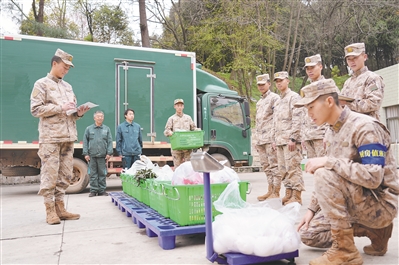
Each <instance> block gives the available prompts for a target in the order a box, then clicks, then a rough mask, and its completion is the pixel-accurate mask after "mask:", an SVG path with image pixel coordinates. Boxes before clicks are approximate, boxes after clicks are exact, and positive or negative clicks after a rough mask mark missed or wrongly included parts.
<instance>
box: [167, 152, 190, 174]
mask: <svg viewBox="0 0 399 265" xmlns="http://www.w3.org/2000/svg"><path fill="white" fill-rule="evenodd" d="M192 151H193V150H192V149H189V150H171V153H172V157H173V166H174V167H175V169H176V168H177V167H178V166H180V165H181V164H182V163H184V162H187V161H190V158H191V152H192Z"/></svg>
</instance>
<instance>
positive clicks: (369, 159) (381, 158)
mask: <svg viewBox="0 0 399 265" xmlns="http://www.w3.org/2000/svg"><path fill="white" fill-rule="evenodd" d="M357 150H358V152H359V155H360V158H361V159H362V164H363V165H368V164H375V165H380V166H385V156H386V154H387V148H386V147H385V146H384V145H382V144H379V143H375V144H366V145H362V146H360V147H359V148H358V149H357Z"/></svg>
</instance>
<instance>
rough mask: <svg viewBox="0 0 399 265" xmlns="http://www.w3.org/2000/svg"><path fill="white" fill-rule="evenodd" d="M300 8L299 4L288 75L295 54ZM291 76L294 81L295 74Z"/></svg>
mask: <svg viewBox="0 0 399 265" xmlns="http://www.w3.org/2000/svg"><path fill="white" fill-rule="evenodd" d="M301 7H302V4H301V3H299V7H298V14H297V17H296V22H295V30H294V39H293V40H292V46H291V55H290V59H289V61H288V69H287V71H288V73H290V72H291V64H292V61H293V59H294V54H295V46H296V38H297V36H298V26H299V21H300V20H299V18H300V17H301ZM299 51H300V50H298V53H299ZM297 62H298V61H297ZM293 75H294V79H295V73H294V74H293Z"/></svg>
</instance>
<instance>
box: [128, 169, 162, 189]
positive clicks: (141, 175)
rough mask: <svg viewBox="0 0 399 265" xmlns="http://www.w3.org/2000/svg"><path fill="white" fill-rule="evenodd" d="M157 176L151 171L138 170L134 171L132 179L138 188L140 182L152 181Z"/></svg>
mask: <svg viewBox="0 0 399 265" xmlns="http://www.w3.org/2000/svg"><path fill="white" fill-rule="evenodd" d="M156 177H157V175H156V174H155V173H154V172H153V171H152V170H151V169H140V170H137V171H136V174H135V175H134V179H135V180H136V182H137V187H138V186H140V183H141V180H146V179H154V178H156Z"/></svg>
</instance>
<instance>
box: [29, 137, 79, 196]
mask: <svg viewBox="0 0 399 265" xmlns="http://www.w3.org/2000/svg"><path fill="white" fill-rule="evenodd" d="M37 154H38V155H39V157H40V159H41V168H40V190H39V192H38V194H39V195H42V196H43V197H44V203H50V202H53V201H54V200H55V201H63V200H64V195H65V191H66V189H67V188H68V187H69V183H70V182H71V179H72V170H73V142H64V143H52V144H46V143H42V144H39V151H38V152H37Z"/></svg>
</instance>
